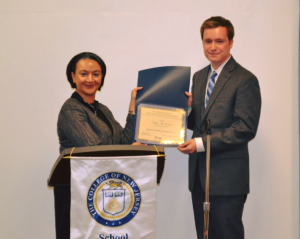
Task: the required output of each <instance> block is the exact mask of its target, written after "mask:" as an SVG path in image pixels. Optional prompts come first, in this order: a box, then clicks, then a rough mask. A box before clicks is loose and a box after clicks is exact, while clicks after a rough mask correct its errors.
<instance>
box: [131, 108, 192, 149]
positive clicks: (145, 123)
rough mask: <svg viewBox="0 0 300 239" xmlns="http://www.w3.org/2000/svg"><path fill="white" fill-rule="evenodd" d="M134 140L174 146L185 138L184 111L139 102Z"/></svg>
mask: <svg viewBox="0 0 300 239" xmlns="http://www.w3.org/2000/svg"><path fill="white" fill-rule="evenodd" d="M136 122H137V123H136V128H135V140H136V141H137V142H141V143H147V144H156V145H164V146H168V145H169V146H174V145H179V144H181V143H183V142H184V141H185V139H186V111H185V110H184V109H180V108H173V107H167V106H159V105H150V104H139V106H138V107H137V121H136Z"/></svg>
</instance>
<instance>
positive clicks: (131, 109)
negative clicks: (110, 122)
mask: <svg viewBox="0 0 300 239" xmlns="http://www.w3.org/2000/svg"><path fill="white" fill-rule="evenodd" d="M141 89H143V87H135V88H134V89H133V90H132V91H131V100H130V104H129V110H128V112H129V113H130V114H135V100H136V94H137V92H138V91H139V90H141Z"/></svg>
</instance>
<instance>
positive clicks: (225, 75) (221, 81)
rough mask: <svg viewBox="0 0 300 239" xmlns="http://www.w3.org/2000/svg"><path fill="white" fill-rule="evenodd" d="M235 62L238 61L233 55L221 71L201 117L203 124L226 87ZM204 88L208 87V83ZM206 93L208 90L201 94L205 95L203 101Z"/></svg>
mask: <svg viewBox="0 0 300 239" xmlns="http://www.w3.org/2000/svg"><path fill="white" fill-rule="evenodd" d="M235 64H236V61H235V60H234V59H233V57H232V56H231V59H230V60H229V61H228V62H227V63H226V65H225V66H224V68H223V70H222V71H221V74H220V76H219V77H218V80H217V83H216V84H215V87H214V89H213V91H212V93H211V95H210V97H209V101H208V104H207V106H206V108H205V110H204V113H203V115H202V117H201V124H202V122H203V120H204V119H205V117H206V115H207V113H208V112H209V110H210V108H211V107H212V105H213V104H214V103H215V100H216V99H217V97H218V95H219V94H220V92H221V90H222V88H223V87H224V85H225V84H226V82H227V81H228V79H229V78H230V76H231V72H232V71H233V70H234V67H235ZM206 78H207V77H206ZM205 82H206V81H205ZM204 88H206V85H205V87H204ZM204 91H205V90H204ZM205 94H206V92H204V96H202V95H201V97H203V98H201V99H203V102H204V100H205ZM203 105H204V103H203ZM203 107H204V106H203Z"/></svg>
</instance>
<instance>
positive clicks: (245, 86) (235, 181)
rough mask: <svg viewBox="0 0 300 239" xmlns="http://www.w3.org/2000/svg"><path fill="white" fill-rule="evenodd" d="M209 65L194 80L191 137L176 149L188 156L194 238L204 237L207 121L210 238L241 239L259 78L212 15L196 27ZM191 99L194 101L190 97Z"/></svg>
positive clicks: (229, 29) (225, 24)
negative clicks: (235, 53) (241, 60)
mask: <svg viewBox="0 0 300 239" xmlns="http://www.w3.org/2000/svg"><path fill="white" fill-rule="evenodd" d="M200 32H201V38H202V44H203V51H204V54H205V56H206V58H207V59H208V60H209V61H210V63H211V64H210V65H209V66H207V67H205V68H203V69H202V70H200V71H198V72H196V73H195V74H194V76H193V87H192V94H190V93H186V94H187V95H188V96H189V106H192V110H191V112H190V114H189V118H188V128H189V129H191V130H193V136H192V139H190V140H188V141H186V142H185V143H183V144H181V145H179V146H178V149H179V150H180V151H181V152H182V153H186V154H189V190H190V191H191V193H192V202H193V209H194V216H195V224H196V230H197V236H198V238H203V224H204V216H203V202H204V201H205V197H204V196H205V192H204V189H205V177H206V147H207V136H206V134H205V123H206V121H207V120H208V119H209V120H210V125H211V161H210V214H209V215H210V216H209V238H210V239H221V238H222V239H242V238H244V228H243V223H242V213H243V209H244V203H245V201H246V198H247V194H248V193H249V152H248V142H249V141H250V140H252V139H253V138H254V137H255V134H256V131H257V127H258V121H259V116H260V108H261V97H260V90H259V84H258V81H257V78H256V77H255V76H254V75H253V74H252V73H251V72H249V71H248V70H246V69H245V68H243V67H242V66H240V65H239V64H238V63H237V62H236V61H235V60H234V58H233V57H232V56H231V54H230V49H231V48H232V46H233V37H234V28H233V26H232V24H231V22H230V21H229V20H227V19H224V18H223V17H211V18H209V19H207V20H206V21H204V23H203V24H202V26H201V29H200ZM192 97H193V99H192Z"/></svg>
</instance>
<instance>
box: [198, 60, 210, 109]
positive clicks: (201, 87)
mask: <svg viewBox="0 0 300 239" xmlns="http://www.w3.org/2000/svg"><path fill="white" fill-rule="evenodd" d="M209 70H210V65H209V66H207V67H206V68H205V69H204V71H202V74H201V75H199V78H200V79H205V80H202V81H200V84H199V96H200V98H199V99H201V101H200V102H201V104H200V112H201V115H203V112H204V99H205V94H206V92H205V90H206V82H207V81H206V79H207V77H208V73H209ZM202 99H203V102H202Z"/></svg>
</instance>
